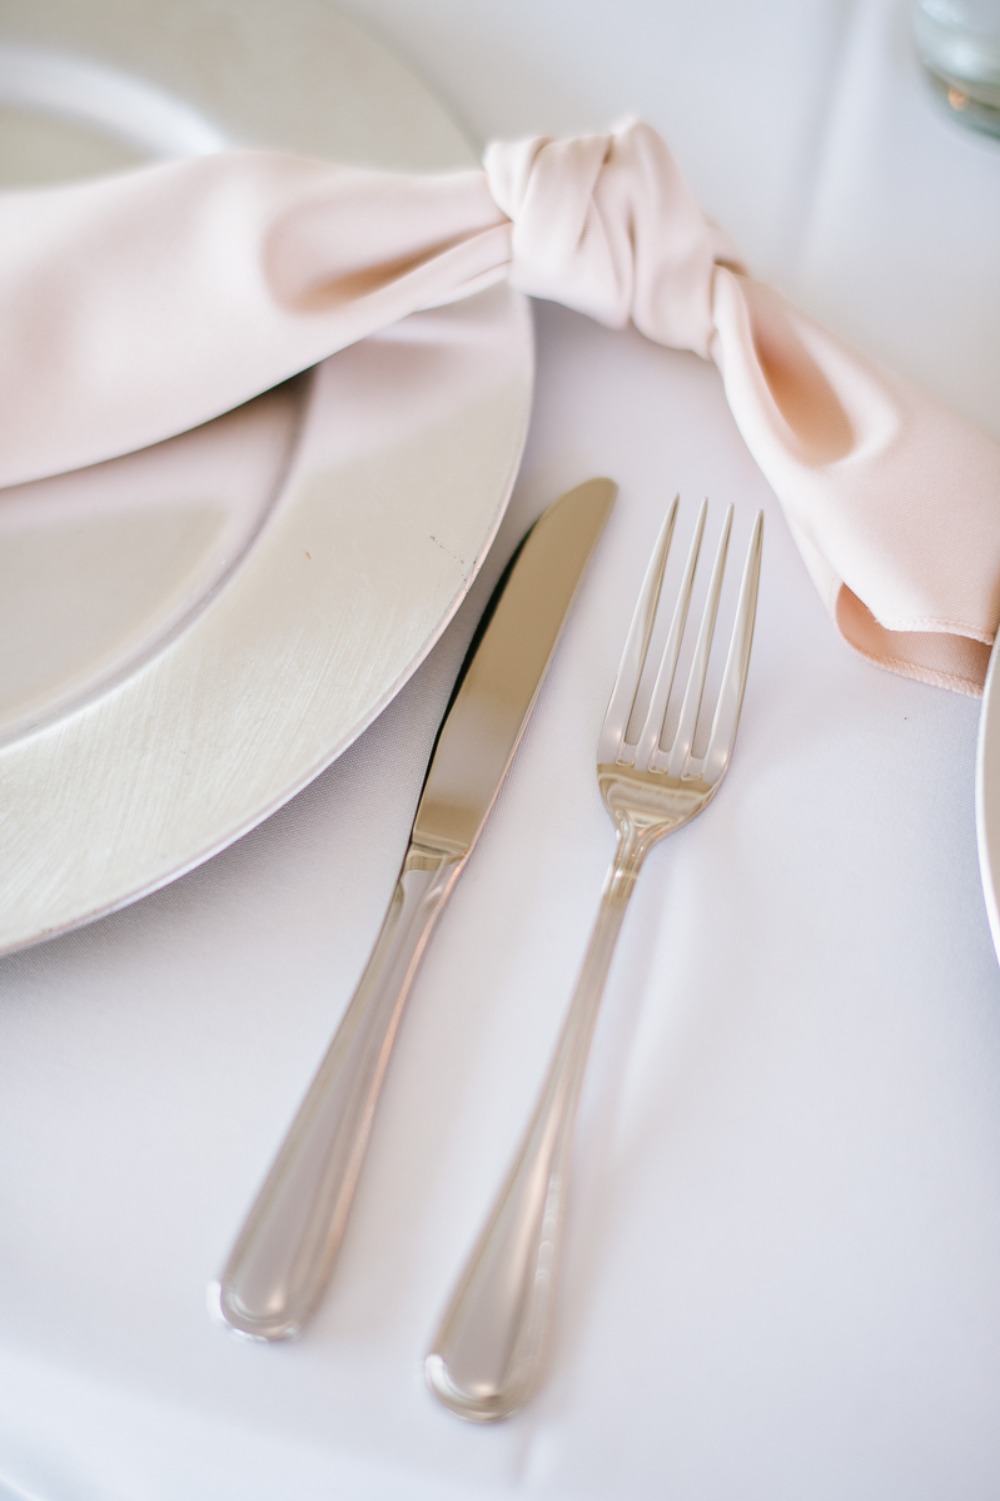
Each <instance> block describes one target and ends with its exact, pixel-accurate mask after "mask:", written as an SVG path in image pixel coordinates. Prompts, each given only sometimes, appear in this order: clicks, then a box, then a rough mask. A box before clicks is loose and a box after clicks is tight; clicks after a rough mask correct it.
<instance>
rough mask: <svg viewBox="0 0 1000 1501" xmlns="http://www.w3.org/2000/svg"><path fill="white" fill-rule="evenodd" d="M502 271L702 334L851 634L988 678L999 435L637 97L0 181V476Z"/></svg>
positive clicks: (80, 447)
mask: <svg viewBox="0 0 1000 1501" xmlns="http://www.w3.org/2000/svg"><path fill="white" fill-rule="evenodd" d="M505 279H506V280H508V281H510V282H511V283H512V285H514V286H515V287H518V288H520V289H522V290H523V291H525V292H527V293H530V294H531V295H532V296H535V297H544V298H551V299H554V300H556V301H559V302H563V303H566V304H567V305H568V306H570V307H572V308H576V309H579V310H580V311H582V312H584V313H587V314H589V315H590V316H591V317H593V318H596V319H598V320H599V321H600V322H602V323H605V324H608V325H610V326H611V327H613V328H622V327H625V326H626V325H627V324H628V323H630V322H631V323H633V324H634V325H635V326H636V328H638V329H639V330H640V331H641V332H642V333H643V334H645V335H646V336H647V337H648V338H650V339H653V340H655V341H656V342H657V343H660V344H664V345H668V346H670V347H671V348H674V349H684V350H693V351H694V352H695V353H696V354H698V355H700V356H701V357H702V358H704V359H711V360H713V361H714V362H715V364H716V365H717V366H718V368H719V371H720V372H721V376H722V380H723V383H724V386H725V391H726V395H727V397H728V400H729V404H730V407H731V409H732V413H733V416H734V418H735V420H736V423H737V425H738V427H739V429H740V431H741V433H742V435H743V437H744V439H745V441H746V444H747V447H748V448H749V449H750V452H751V453H752V454H753V456H754V458H755V459H756V461H757V463H758V464H759V465H760V468H761V469H762V470H763V472H764V474H765V476H766V477H767V479H768V481H769V482H770V484H771V485H772V486H773V488H774V490H775V492H776V493H777V495H778V497H779V499H780V500H781V503H782V505H783V507H784V510H785V514H786V515H787V517H788V521H789V524H790V526H791V528H792V531H793V533H794V535H795V537H796V540H797V542H798V544H799V547H800V548H801V551H802V554H803V556H804V558H805V561H806V563H807V565H808V567H809V569H810V571H811V573H812V575H813V577H814V579H815V581H816V583H817V585H818V587H819V589H820V591H821V593H822V595H823V597H824V599H825V600H826V603H827V605H828V607H829V609H830V611H831V613H832V615H833V617H834V619H835V621H836V622H837V625H838V626H839V628H840V630H841V631H842V632H843V634H844V636H845V637H846V638H847V639H848V640H849V641H850V642H851V643H852V644H853V645H854V646H855V647H857V648H858V650H859V651H861V652H863V653H864V654H865V655H867V656H868V657H870V658H872V659H873V660H875V661H877V662H880V663H882V664H883V665H885V666H887V667H892V668H894V669H896V670H897V671H900V672H903V673H907V674H910V675H912V676H915V677H920V678H923V679H925V680H927V681H930V682H935V683H939V684H943V685H946V686H949V687H952V688H957V689H960V690H962V691H965V692H971V693H975V692H977V691H979V690H980V689H981V687H982V682H983V678H984V676H985V671H986V665H987V659H988V654H989V645H990V643H991V642H992V641H993V639H994V635H995V632H996V629H997V624H998V619H1000V444H998V443H996V442H995V441H994V440H993V439H991V438H990V437H988V436H987V435H986V434H985V433H983V432H981V431H979V430H978V429H977V428H975V427H974V426H973V425H971V424H970V423H968V422H966V421H964V420H963V419H962V418H960V417H959V416H957V415H956V414H954V413H952V412H950V411H948V410H947V409H946V408H944V407H943V406H941V405H940V404H938V403H937V402H935V401H933V400H931V399H930V398H929V397H927V396H925V395H921V394H920V393H918V392H917V391H916V390H914V389H913V388H912V387H910V386H909V385H907V384H906V383H905V382H904V381H902V380H899V379H897V378H896V377H894V376H892V375H890V374H888V373H887V372H885V371H884V370H881V369H879V368H878V367H877V366H876V365H874V364H873V363H872V362H870V361H869V360H867V359H866V358H865V357H864V356H863V355H861V354H859V353H857V352H855V351H854V350H852V349H850V348H849V347H847V346H846V345H845V344H843V343H842V342H840V341H839V340H837V339H836V338H834V337H833V335H831V334H830V333H828V332H826V331H825V330H824V329H822V328H821V327H819V326H818V325H817V324H815V323H814V322H812V321H811V320H810V319H809V318H807V317H806V316H805V315H803V314H802V313H800V312H798V311H797V310H796V309H795V308H794V307H792V306H791V305H790V304H789V303H788V302H787V301H786V300H784V299H783V298H782V297H780V296H779V295H778V294H777V293H776V292H774V291H772V290H770V289H769V288H767V287H765V286H763V285H761V284H760V283H759V282H756V281H754V280H753V279H752V278H751V277H750V276H749V275H748V274H747V272H746V271H745V270H744V269H743V267H742V266H741V264H740V261H739V258H738V256H737V253H736V251H735V249H734V248H733V246H732V245H731V244H730V242H729V240H728V239H727V237H726V236H725V235H724V234H723V233H722V232H721V231H720V230H719V229H717V228H716V227H715V226H714V225H713V224H711V223H710V222H709V221H708V220H707V219H706V218H705V217H704V215H703V214H702V212H701V210H700V209H699V207H698V205H697V203H696V202H695V199H694V198H693V196H692V194H691V192H690V191H689V189H688V188H687V186H686V184H685V182H684V180H683V178H682V177H681V175H680V173H679V171H678V168H677V165H676V163H675V162H674V159H673V157H672V156H671V154H670V152H669V150H668V149H667V147H666V145H665V144H664V143H663V141H662V140H661V139H660V138H659V137H658V136H657V135H656V133H655V132H654V131H653V130H651V129H650V128H649V127H648V126H646V125H643V124H641V123H638V122H629V123H627V124H625V125H624V126H622V127H621V128H620V129H618V130H616V131H614V132H613V133H611V134H608V135H599V136H586V137H580V138H576V139H572V140H565V141H556V140H551V139H547V138H539V139H535V140H529V141H523V142H518V143H514V144H497V145H493V146H490V148H489V149H488V151H487V153H486V157H485V170H484V171H458V172H449V173H441V174H435V175H427V176H416V175H403V174H394V173H386V172H373V171H364V170H359V169H355V168H349V167H344V166H336V165H331V164H329V163H326V162H322V161H315V160H311V159H307V158H302V157H296V156H289V155H284V154H280V153H275V152H267V151H249V150H244V151H234V152H225V153H221V154H219V155H216V156H206V157H198V158H191V159H187V160H183V161H178V162H171V163H168V164H165V165H157V166H152V167H148V168H140V169H138V170H135V171H131V172H127V173H124V174H122V175H120V176H115V177H108V178H103V179H99V180H94V181H89V182H86V183H82V184H68V185H65V186H58V187H54V188H48V187H46V188H36V189H28V190H24V191H16V192H9V193H5V194H3V195H0V328H2V329H3V331H4V332H3V339H2V341H0V389H2V392H3V401H2V403H0V485H12V484H17V483H20V482H23V481H25V480H29V479H33V478H39V477H41V476H43V475H47V474H52V473H57V472H61V471H64V470H69V469H75V468H78V467H80V466H82V465H86V464H92V463H95V462H96V461H98V460H102V459H107V458H111V457H114V456H116V455H119V454H122V453H125V452H129V451H131V450H133V449H136V448H140V447H144V446H146V445H147V444H151V443H154V442H157V441H159V440H161V439H163V438H166V437H170V436H172V435H174V434H176V433H178V432H182V431H184V430H186V429H187V428H190V427H193V426H195V425H197V424H199V423H202V422H204V421H206V420H208V419H209V418H212V417H215V416H217V415H219V414H220V413H222V412H224V411H227V410H229V409H230V408H232V407H235V406H238V405H239V404H240V403H242V402H244V401H246V400H248V399H249V398H250V397H252V396H254V395H256V394H258V393H259V392H261V391H263V390H266V389H268V388H269V387H271V386H274V385H276V384H277V383H278V382H280V381H282V380H284V379H286V378H287V377H288V376H291V375H293V374H294V373H296V372H297V371H300V370H303V369H305V368H307V367H308V366H310V365H313V364H315V363H317V362H318V361H319V360H322V359H324V358H326V357H327V356H328V355H330V354H332V353H334V352H335V351H336V350H338V349H342V348H344V347H345V346H347V345H349V344H351V343H354V342H355V341H356V340H359V339H363V338H364V337H365V336H366V335H368V334H371V333H373V332H375V331H376V330H378V329H381V328H384V327H385V326H387V325H389V324H391V323H394V322H395V321H396V320H398V319H400V318H403V317H405V316H406V315H407V314H409V313H412V312H416V311H419V310H422V309H427V308H431V307H435V306H440V305H442V304H445V303H449V302H454V301H456V300H458V299H460V298H463V297H467V296H470V295H471V294H472V293H474V292H477V291H479V290H481V289H483V288H485V287H489V286H491V285H493V284H494V283H497V282H499V281H502V280H505Z"/></svg>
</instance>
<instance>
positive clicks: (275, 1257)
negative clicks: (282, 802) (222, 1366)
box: [212, 845, 462, 1340]
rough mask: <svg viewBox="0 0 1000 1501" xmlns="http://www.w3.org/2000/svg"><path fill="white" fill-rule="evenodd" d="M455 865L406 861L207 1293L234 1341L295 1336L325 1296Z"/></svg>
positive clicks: (419, 854)
mask: <svg viewBox="0 0 1000 1501" xmlns="http://www.w3.org/2000/svg"><path fill="white" fill-rule="evenodd" d="M461 865H462V861H461V859H460V858H458V857H456V856H455V855H454V854H453V853H443V852H441V851H436V850H426V849H421V848H420V847H418V846H414V845H411V846H410V848H409V850H408V851H407V854H406V859H405V860H404V862H403V868H402V870H401V871H400V874H399V880H398V882H397V884H396V889H395V892H394V893H393V897H392V901H391V902H390V904H389V910H388V912H387V913H386V916H385V921H384V922H383V924H382V931H381V932H380V934H379V937H378V941H377V942H376V944H375V948H374V950H373V952H372V956H371V958H370V960H369V962H368V965H367V967H366V969H365V972H364V974H363V975H362V977H361V980H360V982H359V984H358V988H357V990H356V991H355V993H354V997H353V999H352V1001H351V1003H350V1005H349V1006H348V1008H347V1011H346V1013H345V1015H344V1019H343V1021H342V1022H341V1024H340V1027H339V1028H338V1030H337V1033H336V1036H335V1037H334V1039H333V1042H332V1043H331V1044H330V1048H329V1050H328V1052H327V1054H326V1057H325V1058H324V1059H323V1062H322V1063H321V1064H320V1067H319V1071H318V1073H317V1074H316V1077H315V1079H314V1080H313V1083H312V1085H311V1086H310V1089H309V1092H308V1094H307V1095H306V1097H305V1100H304V1101H303V1103H302V1106H301V1108H300V1109H299V1112H298V1115H297V1116H296V1118H295V1121H294V1123H293V1125H292V1128H291V1130H290V1131H289V1133H288V1136H287V1137H286V1138H285V1142H284V1144H283V1146H282V1148H281V1150H280V1152H279V1153H278V1156H277V1158H276V1160H275V1162H274V1165H273V1166H272V1168H271V1171H270V1173H269V1174H268V1176H267V1179H266V1180H265V1182H264V1186H263V1187H262V1189H261V1191H260V1193H259V1194H258V1196H257V1200H256V1202H255V1203H254V1206H253V1208H252V1209H251V1211H250V1213H249V1215H248V1217H247V1220H246V1222H245V1224H244V1226H243V1229H242V1231H241V1232H240V1235H239V1238H238V1239H237V1241H236V1244H235V1246H234V1247H233V1250H232V1253H231V1255H230V1257H229V1260H228V1262H227V1263H226V1267H225V1269H224V1271H223V1273H222V1275H221V1277H220V1278H219V1281H218V1284H217V1285H216V1286H215V1287H214V1288H213V1290H212V1296H213V1303H214V1307H215V1311H217V1312H218V1313H219V1314H221V1316H222V1318H223V1319H224V1320H225V1322H226V1323H227V1324H228V1325H229V1326H230V1328H232V1329H234V1330H236V1332H237V1333H239V1334H245V1335H248V1336H250V1337H251V1338H253V1339H263V1340H277V1339H286V1338H288V1337H289V1336H290V1335H294V1334H296V1333H298V1331H299V1329H301V1327H302V1325H303V1323H304V1322H305V1320H306V1319H307V1318H308V1317H309V1315H310V1314H311V1313H312V1311H313V1309H314V1308H315V1306H316V1304H317V1302H318V1301H319V1298H320V1296H321V1295H322V1293H323V1290H324V1288H325V1287H326V1284H327V1282H328V1280H329V1277H330V1273H331V1270H332V1268H333V1262H334V1258H335V1257H336V1254H337V1251H338V1249H339V1246H340V1242H341V1239H342V1237H343V1233H344V1227H345V1223H346V1220H347V1216H348V1212H349V1210H350V1207H351V1201H352V1199H353V1197H354V1190H355V1187H356V1186H357V1181H358V1175H359V1173H360V1171H361V1165H362V1162H363V1160H364V1154H365V1149H366V1147H367V1145H368V1138H369V1135H370V1133H371V1125H372V1118H373V1115H374V1111H375V1107H376V1104H377V1102H378V1097H379V1093H380V1091H381V1088H382V1081H383V1078H384V1076H385V1071H386V1067H387V1065H388V1062H389V1056H390V1053H391V1051H392V1045H393V1042H394V1041H395V1037H396V1032H397V1029H398V1027H399V1022H400V1018H401V1016H402V1013H403V1007H404V1005H405V1002H406V998H407V996H408V994H409V991H410V986H411V983H412V980H413V976H414V973H415V972H416V968H417V965H418V963H419V962H420V956H421V954H422V953H423V950H424V947H425V945H426V943H427V939H428V937H429V936H430V932H431V928H432V926H433V924H434V920H435V918H436V917H437V915H438V913H439V911H440V910H441V907H442V905H443V903H444V901H445V898H446V897H447V895H448V893H449V891H450V889H451V886H452V884H453V883H454V881H455V878H456V877H457V875H458V872H459V870H460V869H461Z"/></svg>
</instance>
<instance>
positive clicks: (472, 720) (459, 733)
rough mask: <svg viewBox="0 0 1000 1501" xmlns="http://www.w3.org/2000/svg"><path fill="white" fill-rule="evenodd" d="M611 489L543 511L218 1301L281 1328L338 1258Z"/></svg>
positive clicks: (588, 490) (255, 1321) (222, 1308)
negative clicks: (431, 975)
mask: <svg viewBox="0 0 1000 1501" xmlns="http://www.w3.org/2000/svg"><path fill="white" fill-rule="evenodd" d="M616 494H617V487H616V486H615V485H614V484H613V483H612V482H611V480H607V479H594V480H589V481H588V482H587V483H586V484H583V485H580V486H578V487H577V488H576V489H575V490H571V491H570V492H569V493H568V494H567V495H564V496H563V497H562V498H561V499H560V500H557V501H556V502H555V503H554V504H553V505H551V506H549V508H548V510H546V511H545V512H543V514H542V516H541V517H540V518H539V520H538V521H537V522H536V523H535V525H534V526H533V527H532V528H531V530H530V531H529V532H528V534H527V536H526V537H525V538H524V540H523V542H522V543H521V545H520V547H519V548H518V550H517V552H516V553H515V555H514V557H513V559H512V560H511V562H510V564H509V565H508V567H507V570H506V572H505V574H504V576H503V578H502V579H501V580H500V583H499V584H498V585H497V588H496V589H495V590H494V593H493V596H492V598H491V599H490V602H489V604H488V606H487V608H486V611H485V613H484V615H483V619H482V621H481V622H480V625H479V628H478V630H477V632H476V636H475V638H474V640H473V642H472V645H471V646H470V648H469V652H468V655H467V656H466V659H465V662H464V663H463V666H462V670H461V672H460V674H459V678H458V682H457V684H456V687H455V691H454V693H453V695H452V699H451V703H450V705H449V707H448V710H447V713H446V714H445V717H444V720H443V722H442V724H441V728H440V730H439V731H438V736H437V740H436V742H435V745H434V750H433V752H432V753H431V759H430V765H429V766H428V769H427V777H426V780H425V782H424V787H423V792H422V793H421V796H420V802H419V804H418V806H417V812H416V817H415V818H414V820H413V829H412V832H411V834H410V842H409V846H408V848H407V851H406V855H405V857H404V859H403V865H402V869H401V870H400V873H399V879H398V881H397V882H396V889H395V891H394V892H393V895H392V900H391V902H390V903H389V910H388V912H387V913H386V915H385V921H384V922H383V924H382V930H381V932H380V933H379V935H378V939H377V940H376V943H375V947H374V949H373V951H372V956H371V958H370V959H369V961H368V965H367V968H366V969H365V972H364V974H363V975H362V976H361V980H360V981H359V983H358V988H357V990H356V991H355V993H354V996H353V998H352V1000H351V1003H350V1005H349V1006H348V1008H347V1011H346V1012H345V1014H344V1018H343V1021H342V1022H341V1024H340V1027H339V1028H338V1030H337V1033H336V1035H335V1037H334V1039H333V1042H332V1043H331V1044H330V1047H329V1050H328V1051H327V1054H326V1057H325V1058H324V1059H323V1062H322V1063H321V1064H320V1067H319V1071H318V1072H317V1074H316V1077H315V1079H314V1080H313V1082H312V1084H311V1086H310V1088H309V1092H308V1094H307V1095H306V1097H305V1099H304V1101H303V1102H302V1105H301V1107H300V1109H299V1112H298V1115H297V1116H296V1117H295V1120H294V1122H293V1123H292V1127H291V1130H290V1131H289V1133H288V1135H287V1137H286V1138H285V1141H284V1144H283V1145H282V1147H281V1150H280V1151H279V1153H278V1156H277V1157H276V1159H275V1161H274V1164H273V1166H272V1167H271V1170H270V1172H269V1173H268V1176H267V1178H266V1179H265V1181H264V1185H263V1187H262V1188H261V1190H260V1193H259V1194H258V1196H257V1199H256V1201H255V1203H254V1205H253V1207H252V1209H251V1210H250V1213H249V1215H248V1216H247V1219H246V1222H245V1224H244V1226H243V1228H242V1230H241V1231H240V1234H239V1236H238V1238H237V1240H236V1244H235V1245H234V1247H233V1250H232V1252H231V1254H230V1257H229V1260H228V1261H227V1263H226V1265H225V1268H224V1270H223V1272H222V1275H221V1276H220V1278H219V1280H218V1281H217V1282H216V1283H213V1284H212V1288H211V1290H210V1302H211V1306H212V1308H213V1311H215V1312H217V1313H219V1314H220V1315H221V1317H222V1318H223V1319H224V1320H225V1322H226V1323H227V1324H228V1325H229V1326H230V1327H231V1328H232V1329H235V1330H236V1331H237V1332H238V1333H240V1334H245V1335H249V1336H250V1337H251V1338H254V1339H262V1340H277V1339H286V1338H288V1337H289V1336H291V1335H294V1334H296V1333H298V1331H299V1330H300V1329H301V1328H302V1326H303V1324H304V1323H305V1322H306V1320H307V1319H308V1318H309V1317H310V1315H311V1314H312V1313H313V1311H314V1310H315V1308H316V1305H317V1304H318V1302H319V1300H320V1297H321V1296H322V1293H323V1291H324V1289H325V1287H326V1284H327V1282H328V1280H329V1277H330V1273H331V1271H332V1269H333V1263H334V1259H335V1257H336V1254H337V1251H338V1248H339V1246H340V1242H341V1239H342V1238H343V1234H344V1227H345V1224H346V1221H347V1216H348V1213H349V1211H350V1207H351V1200H352V1199H353V1197H354V1190H355V1187H356V1185H357V1181H358V1175H359V1173H360V1171H361V1164H362V1161H363V1159H364V1154H365V1149H366V1147H367V1145H368V1138H369V1135H370V1133H371V1125H372V1118H373V1114H374V1111H375V1107H376V1104H377V1102H378V1097H379V1093H380V1091H381V1088H382V1081H383V1079H384V1077H385V1071H386V1066H387V1064H388V1062H389V1055H390V1053H391V1051H392V1045H393V1042H394V1040H395V1037H396V1032H397V1029H398V1027H399V1022H400V1019H401V1017H402V1014H403V1007H404V1005H405V1003H406V998H407V995H408V994H409V990H410V986H411V984H412V982H413V977H414V974H415V973H416V970H417V966H418V964H419V963H420V958H421V955H422V954H423V952H424V949H425V947H426V945H427V940H428V938H429V936H430V933H431V930H432V928H433V926H434V923H435V920H436V919H437V916H438V914H439V913H440V911H441V908H442V907H443V905H444V903H445V901H446V900H447V898H448V896H449V894H450V892H451V890H452V888H453V887H454V885H455V881H456V880H457V878H458V876H459V874H460V872H461V870H462V868H463V866H464V865H465V862H466V860H467V859H468V857H469V854H470V853H471V851H472V848H473V846H474V844H475V842H476V840H477V838H478V836H479V832H480V830H481V829H482V827H483V824H484V823H485V822H486V819H487V817H488V816H489V812H490V809H491V808H492V807H493V804H494V802H495V801H496V796H497V793H498V791H499V789H500V784H501V782H502V781H503V779H504V775H505V774H506V771H507V768H508V766H509V765H510V763H511V760H512V759H513V756H514V752H515V751H516V750H517V747H518V743H519V742H520V739H521V735H522V733H523V731H524V727H525V725H526V724H527V721H528V716H529V715H530V713H531V710H532V707H533V706H534V703H535V699H536V697H537V696H538V690H539V688H540V687H541V684H542V679H543V678H544V676H545V672H546V669H547V667H548V665H549V660H550V658H551V656H552V653H553V651H554V650H555V646H556V642H557V641H558V640H559V636H560V634H561V631H562V627H563V623H564V621H565V619H566V616H567V614H568V612H569V608H570V606H571V604H572V602H573V599H574V596H575V594H576V591H577V586H578V585H579V582H580V579H581V578H582V576H583V573H584V570H585V569H586V566H587V563H588V561H589V559H590V555H591V553H592V552H593V549H594V547H595V545H596V543H597V539H598V538H599V537H600V535H601V532H602V530H603V529H604V523H605V521H606V520H607V518H608V515H609V513H610V510H611V507H612V505H613V503H614V499H615V495H616Z"/></svg>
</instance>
